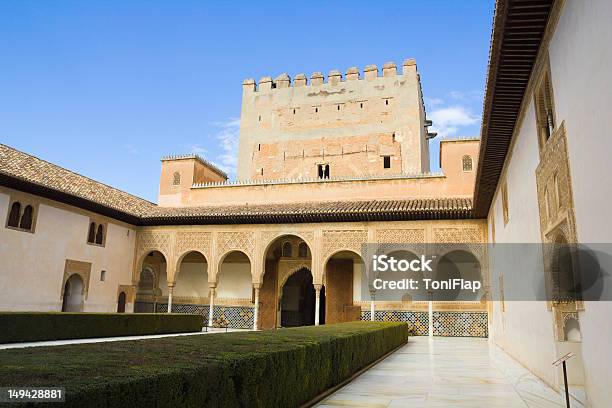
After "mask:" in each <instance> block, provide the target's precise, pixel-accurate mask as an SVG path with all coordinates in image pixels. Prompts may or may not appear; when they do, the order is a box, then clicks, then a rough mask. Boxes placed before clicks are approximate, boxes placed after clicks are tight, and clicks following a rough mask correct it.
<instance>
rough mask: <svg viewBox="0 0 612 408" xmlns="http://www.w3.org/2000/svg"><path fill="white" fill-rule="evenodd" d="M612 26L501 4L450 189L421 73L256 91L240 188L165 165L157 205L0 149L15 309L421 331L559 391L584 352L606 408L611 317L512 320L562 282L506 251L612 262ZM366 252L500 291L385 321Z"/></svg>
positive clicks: (581, 374) (582, 374)
mask: <svg viewBox="0 0 612 408" xmlns="http://www.w3.org/2000/svg"><path fill="white" fill-rule="evenodd" d="M610 17H612V4H610V3H609V2H607V1H605V0H592V1H590V2H578V1H576V2H574V1H569V0H565V1H563V0H557V1H553V0H528V1H523V0H498V1H497V5H496V13H495V18H494V24H493V31H492V37H491V49H490V60H489V67H488V75H487V81H486V86H487V87H486V95H485V101H484V112H483V123H482V129H481V137H480V138H478V139H448V140H442V142H441V148H440V163H441V172H439V173H430V171H429V169H430V166H429V157H430V154H429V140H430V139H431V138H432V137H435V134H433V133H431V132H430V131H429V129H428V128H429V126H430V125H431V122H430V121H429V120H428V119H427V114H426V109H425V105H424V103H423V98H422V91H421V85H420V77H419V72H418V71H417V66H416V62H415V61H414V60H412V59H408V60H406V61H404V62H403V64H402V65H401V67H397V66H396V65H395V64H394V63H386V64H384V65H383V67H382V69H380V70H379V69H378V67H376V66H374V65H369V66H367V67H366V68H365V69H364V70H363V71H360V70H359V69H357V68H349V69H347V70H346V71H344V73H342V72H340V71H336V70H334V71H331V72H329V74H328V75H327V77H324V76H323V75H322V74H321V73H318V72H316V73H314V74H312V75H311V76H310V78H307V77H306V76H305V75H303V74H298V75H295V76H294V77H293V78H291V77H289V75H287V74H282V75H280V76H277V77H275V78H271V77H264V78H261V79H260V80H258V81H255V80H252V79H248V80H245V81H244V82H243V85H242V86H243V97H242V111H241V120H240V127H241V131H240V151H239V167H238V178H237V180H236V181H228V180H227V176H226V174H225V173H224V172H223V171H221V170H220V169H218V168H217V167H215V166H214V165H213V164H211V163H209V162H208V161H206V160H205V159H203V158H201V157H199V156H195V155H184V156H169V157H165V158H163V159H162V162H161V177H160V189H159V197H158V203H157V204H154V203H151V202H148V201H146V200H143V199H140V198H138V197H135V196H133V195H130V194H128V193H125V192H122V191H119V190H117V189H114V188H112V187H110V186H107V185H104V184H101V183H99V182H96V181H94V180H91V179H88V178H86V177H83V176H81V175H78V174H75V173H73V172H71V171H69V170H67V169H63V168H61V167H58V166H56V165H54V164H52V163H49V162H46V161H44V160H41V159H39V158H36V157H33V156H31V155H28V154H26V153H24V152H20V151H18V150H15V149H13V148H11V147H9V146H6V145H0V214H5V217H6V219H5V227H4V228H2V229H0V268H1V274H0V294H1V295H2V296H1V297H0V310H55V311H60V310H63V311H106V312H114V311H119V312H145V311H156V312H168V311H172V312H195V313H200V314H202V315H203V319H205V321H206V322H207V324H209V325H216V326H231V327H243V328H256V329H272V328H276V327H287V326H299V325H309V324H325V323H334V322H341V321H349V320H358V319H376V320H402V321H407V322H409V323H410V327H411V330H412V331H413V333H414V334H416V335H427V334H430V335H442V336H479V337H491V338H492V339H493V341H495V343H496V344H498V345H499V346H500V347H502V348H503V349H504V350H505V351H507V352H508V353H509V354H511V355H512V356H514V357H515V358H516V359H517V360H519V361H520V362H521V363H523V364H524V365H525V366H526V367H527V368H529V369H530V370H531V371H532V372H534V373H535V374H537V375H538V376H539V377H540V378H542V379H543V380H544V381H546V382H547V383H548V384H550V385H551V386H553V387H554V388H556V389H560V388H561V387H562V377H561V375H560V372H559V371H558V370H557V368H555V367H553V366H552V362H553V361H555V360H556V359H557V357H558V356H560V355H563V354H565V353H566V352H569V351H572V352H573V353H574V354H575V357H574V358H573V359H572V360H570V383H571V384H572V385H574V386H578V387H584V388H583V389H584V390H585V395H584V398H585V400H586V399H588V402H589V403H590V404H591V405H592V406H594V407H607V406H609V405H610V404H611V403H612V392H611V391H610V389H609V387H608V384H607V383H608V379H609V378H611V377H612V368H611V366H610V364H607V362H608V361H609V357H610V350H609V347H608V345H609V344H610V343H611V342H612V325H610V324H609V321H610V315H611V312H612V306H611V305H610V303H609V302H606V301H573V302H553V301H540V302H538V301H527V300H524V301H509V300H508V299H507V298H505V295H507V288H509V287H512V285H513V281H516V280H520V279H525V278H531V277H533V278H537V277H550V276H551V275H552V274H554V265H553V264H552V263H551V262H552V261H551V260H550V257H549V256H547V255H546V254H545V256H543V257H541V258H540V259H536V260H531V259H530V260H526V261H524V262H526V263H524V264H523V265H522V266H521V269H520V270H514V269H513V270H506V269H505V268H503V267H498V266H496V263H495V262H494V261H495V260H494V259H491V258H490V251H488V250H487V248H491V247H492V246H495V245H498V244H502V243H534V244H541V245H546V244H555V243H578V242H584V243H606V242H609V240H610V231H612V225H610V224H612V219H611V218H610V217H606V216H605V209H606V208H607V203H608V202H609V201H610V199H611V198H612V189H611V187H610V183H607V182H606V181H605V177H606V174H607V173H608V172H609V170H610V161H609V159H608V156H609V152H610V151H612V145H611V144H612V141H610V139H609V138H606V137H604V136H605V129H608V128H609V127H610V125H612V123H610V122H612V115H611V113H612V112H610V105H609V104H608V103H607V97H608V96H609V95H610V94H611V92H610V91H611V87H612V80H611V76H610V74H609V72H608V71H609V70H608V69H607V67H609V66H610V65H612V51H610V49H609V47H608V46H607V44H608V43H609V42H610V40H612V28H611V26H610V25H609V24H608V21H609V20H610ZM367 243H385V244H393V243H406V244H426V245H430V244H441V243H442V244H452V243H462V244H468V245H467V248H468V249H466V250H465V251H463V252H461V251H457V250H452V251H451V250H449V251H447V252H445V251H444V250H440V251H439V252H438V253H437V255H438V259H440V261H442V260H445V261H447V262H450V263H453V262H456V263H464V264H465V263H468V264H470V265H471V267H472V268H473V269H474V270H476V271H477V273H478V275H479V278H480V279H481V281H482V282H483V285H484V286H483V288H482V289H481V291H480V292H479V293H478V298H477V299H476V300H473V301H461V302H459V301H455V302H441V301H440V302H437V301H436V302H428V301H422V300H413V299H411V298H410V297H406V298H404V299H402V300H401V301H384V300H376V297H375V294H373V295H374V296H366V294H367V293H364V291H363V290H362V288H363V286H364V284H365V283H364V282H363V278H362V268H363V261H364V260H363V256H364V254H363V244H367ZM479 244H487V245H488V246H487V245H479ZM449 247H450V246H449ZM439 248H444V246H439ZM606 279H607V278H606Z"/></svg>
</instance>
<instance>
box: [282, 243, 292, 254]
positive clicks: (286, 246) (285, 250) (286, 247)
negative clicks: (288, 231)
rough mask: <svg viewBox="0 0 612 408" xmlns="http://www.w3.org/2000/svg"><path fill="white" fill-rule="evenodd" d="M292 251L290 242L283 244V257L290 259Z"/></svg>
mask: <svg viewBox="0 0 612 408" xmlns="http://www.w3.org/2000/svg"><path fill="white" fill-rule="evenodd" d="M292 250H293V248H292V246H291V242H285V243H284V244H283V251H282V253H283V256H287V257H291V252H293V251H292Z"/></svg>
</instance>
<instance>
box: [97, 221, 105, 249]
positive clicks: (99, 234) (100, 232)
mask: <svg viewBox="0 0 612 408" xmlns="http://www.w3.org/2000/svg"><path fill="white" fill-rule="evenodd" d="M103 242H104V227H103V226H102V225H98V232H96V244H98V245H102V243H103Z"/></svg>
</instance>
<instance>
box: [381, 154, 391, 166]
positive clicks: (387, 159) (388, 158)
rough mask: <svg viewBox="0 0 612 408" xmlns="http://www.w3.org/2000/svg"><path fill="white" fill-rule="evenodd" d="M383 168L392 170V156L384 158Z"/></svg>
mask: <svg viewBox="0 0 612 408" xmlns="http://www.w3.org/2000/svg"><path fill="white" fill-rule="evenodd" d="M383 167H384V168H385V169H390V168H391V156H383Z"/></svg>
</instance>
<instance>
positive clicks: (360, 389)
mask: <svg viewBox="0 0 612 408" xmlns="http://www.w3.org/2000/svg"><path fill="white" fill-rule="evenodd" d="M318 407H320V408H330V407H372V408H379V407H380V408H384V407H389V408H393V407H407V408H420V407H427V408H434V407H435V408H448V407H469V408H477V407H492V408H497V407H500V408H502V407H503V408H514V407H517V408H518V407H521V408H525V407H530V408H531V407H533V408H540V407H544V408H552V407H555V408H557V407H558V408H564V407H565V400H564V399H563V397H562V396H561V395H559V394H558V393H557V392H556V391H554V390H553V389H552V388H550V387H548V386H547V385H546V384H544V383H543V382H542V381H540V380H539V379H538V378H537V377H535V376H534V375H532V374H531V373H530V372H529V371H528V370H527V369H525V368H524V367H523V366H522V365H520V364H519V363H517V362H516V361H515V360H513V359H512V358H511V357H509V356H508V355H507V354H505V353H504V352H503V351H502V350H501V349H499V348H498V347H496V346H494V345H491V344H490V343H489V342H488V341H487V339H477V338H443V337H434V338H433V339H432V340H430V339H429V338H428V337H412V338H410V341H409V343H408V344H407V345H406V346H404V347H402V348H401V349H399V350H398V351H396V352H395V353H393V354H392V355H390V356H389V357H387V358H386V359H385V360H383V361H382V362H380V363H379V364H377V365H375V366H374V367H372V368H371V369H369V370H368V371H366V372H365V373H363V374H362V375H361V376H359V377H358V378H356V379H355V380H354V381H352V382H351V383H349V384H347V385H346V386H344V387H343V388H341V389H339V390H338V391H336V392H335V393H334V394H332V395H331V396H329V397H328V398H327V399H325V400H323V401H322V402H321V403H320V404H319V405H318ZM572 407H582V405H581V404H579V403H578V402H577V401H572Z"/></svg>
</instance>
